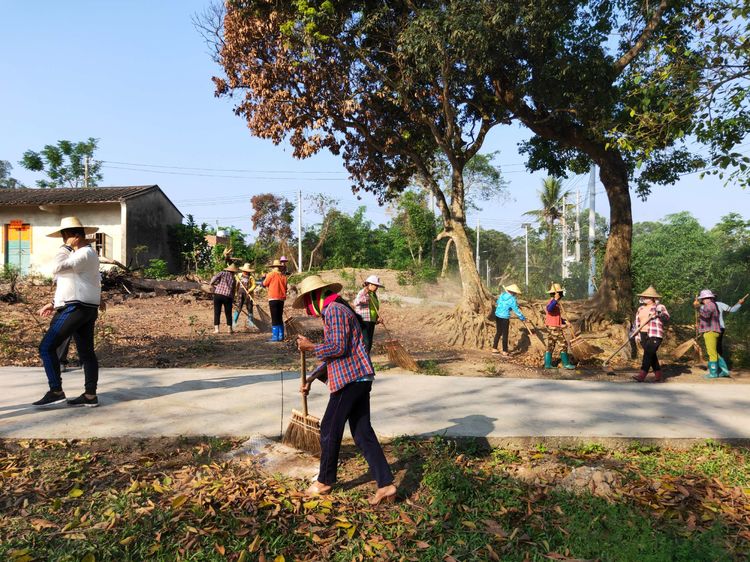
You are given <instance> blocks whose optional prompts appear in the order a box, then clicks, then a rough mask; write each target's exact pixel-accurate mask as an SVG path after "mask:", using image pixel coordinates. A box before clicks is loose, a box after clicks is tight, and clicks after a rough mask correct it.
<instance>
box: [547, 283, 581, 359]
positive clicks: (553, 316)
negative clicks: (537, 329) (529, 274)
mask: <svg viewBox="0 0 750 562" xmlns="http://www.w3.org/2000/svg"><path fill="white" fill-rule="evenodd" d="M547 293H548V294H549V295H550V297H551V298H550V300H549V302H548V303H547V306H545V307H544V310H545V316H544V325H545V326H546V327H547V338H546V340H547V342H546V343H547V351H546V352H545V353H544V368H545V369H554V365H553V364H552V354H553V353H554V352H555V348H556V347H557V345H558V344H559V345H560V349H561V350H562V351H560V362H561V363H562V366H563V367H564V368H565V369H575V366H574V365H573V364H571V362H570V356H569V355H568V342H567V341H566V340H565V335H564V334H563V326H564V325H565V323H566V321H565V319H564V318H563V317H562V312H561V311H560V305H559V302H560V301H561V300H562V298H563V297H564V296H565V289H563V288H562V287H561V286H560V284H559V283H552V285H551V286H550V288H549V291H547Z"/></svg>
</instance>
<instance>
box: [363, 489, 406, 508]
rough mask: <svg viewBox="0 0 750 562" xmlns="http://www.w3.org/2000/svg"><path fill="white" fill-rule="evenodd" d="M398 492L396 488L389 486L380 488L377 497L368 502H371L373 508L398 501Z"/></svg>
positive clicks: (376, 493)
mask: <svg viewBox="0 0 750 562" xmlns="http://www.w3.org/2000/svg"><path fill="white" fill-rule="evenodd" d="M396 492H398V489H397V488H396V486H394V485H393V484H388V485H387V486H383V487H382V488H378V489H377V491H376V492H375V495H374V496H373V497H371V498H370V499H369V500H367V501H368V502H370V505H372V506H375V505H380V504H381V503H391V502H392V501H394V500H395V499H396Z"/></svg>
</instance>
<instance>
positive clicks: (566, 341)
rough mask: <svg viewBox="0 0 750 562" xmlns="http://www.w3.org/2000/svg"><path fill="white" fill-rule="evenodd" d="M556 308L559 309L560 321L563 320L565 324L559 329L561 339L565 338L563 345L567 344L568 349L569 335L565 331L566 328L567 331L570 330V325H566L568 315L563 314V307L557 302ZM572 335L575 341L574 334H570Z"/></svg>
mask: <svg viewBox="0 0 750 562" xmlns="http://www.w3.org/2000/svg"><path fill="white" fill-rule="evenodd" d="M557 306H559V307H560V314H561V315H562V319H563V320H565V323H564V324H563V325H562V326H561V328H562V333H563V337H564V338H565V343H567V344H568V348H570V339H569V337H568V336H569V334H568V333H567V332H566V331H565V329H566V328H568V329H569V328H570V324H568V321H567V316H568V315H567V314H565V309H564V308H563V305H562V303H561V302H560V301H557ZM572 335H573V339H575V338H576V334H575V332H572Z"/></svg>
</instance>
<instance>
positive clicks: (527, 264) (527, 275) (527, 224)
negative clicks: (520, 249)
mask: <svg viewBox="0 0 750 562" xmlns="http://www.w3.org/2000/svg"><path fill="white" fill-rule="evenodd" d="M521 226H523V228H524V229H525V231H526V290H527V291H528V290H529V223H527V222H525V223H523V224H522V225H521Z"/></svg>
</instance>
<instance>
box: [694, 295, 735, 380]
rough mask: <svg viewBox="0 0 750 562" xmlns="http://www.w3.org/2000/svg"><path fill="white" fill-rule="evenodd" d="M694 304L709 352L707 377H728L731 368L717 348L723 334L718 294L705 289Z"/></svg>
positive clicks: (699, 327)
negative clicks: (717, 304)
mask: <svg viewBox="0 0 750 562" xmlns="http://www.w3.org/2000/svg"><path fill="white" fill-rule="evenodd" d="M693 306H694V307H695V308H696V309H697V310H698V333H699V334H703V341H704V342H705V343H706V352H707V353H708V374H707V375H706V378H708V379H715V378H718V377H728V376H729V368H728V367H727V364H726V362H725V361H724V358H723V357H721V355H719V351H718V349H717V344H718V342H719V335H721V322H720V321H719V307H718V306H716V296H715V295H714V294H713V292H711V291H710V290H709V289H703V290H702V291H701V292H700V294H699V295H698V297H697V298H696V299H695V300H694V301H693Z"/></svg>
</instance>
